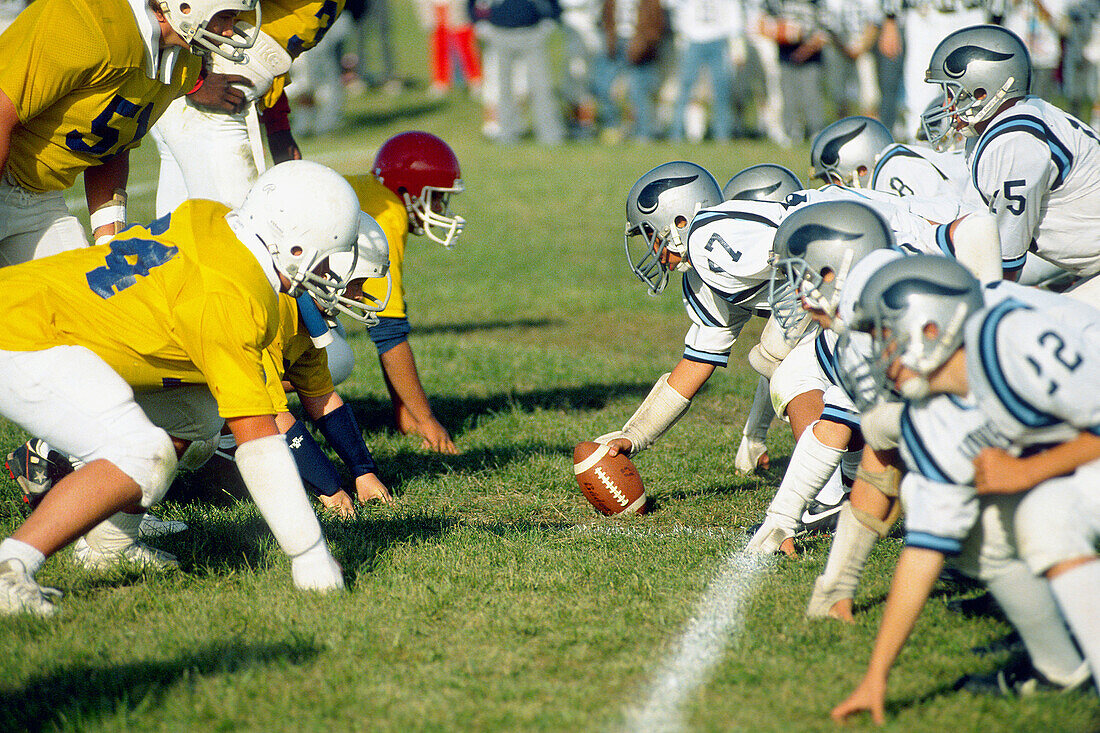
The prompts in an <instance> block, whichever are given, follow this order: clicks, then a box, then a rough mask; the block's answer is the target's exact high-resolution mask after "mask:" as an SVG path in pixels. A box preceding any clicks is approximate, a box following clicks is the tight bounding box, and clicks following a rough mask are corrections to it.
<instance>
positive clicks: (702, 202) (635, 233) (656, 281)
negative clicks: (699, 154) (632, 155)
mask: <svg viewBox="0 0 1100 733" xmlns="http://www.w3.org/2000/svg"><path fill="white" fill-rule="evenodd" d="M720 203H722V189H721V188H719V187H718V181H716V180H714V176H712V175H711V174H710V173H708V172H707V170H706V169H705V168H703V167H702V166H700V165H696V164H695V163H689V162H687V161H685V160H675V161H672V162H671V163H662V164H661V165H659V166H657V167H656V168H654V169H652V170H650V171H649V172H648V173H646V174H645V175H643V176H642V177H641V178H639V179H638V181H637V182H636V183H635V184H634V186H633V187H631V189H630V193H628V194H627V197H626V234H625V236H624V239H623V244H624V246H625V248H626V261H627V263H628V264H629V265H630V269H631V271H632V272H633V273H634V274H635V275H637V276H638V279H639V280H641V281H642V282H643V283H645V284H646V285H647V286H648V287H649V292H650V293H651V294H653V295H656V294H657V293H660V292H661V291H662V290H664V289H665V286H666V285H667V284H668V277H669V268H668V265H667V264H666V258H665V252H666V250H667V251H669V252H674V253H675V254H678V255H681V256H683V254H684V252H685V250H686V248H687V239H686V236H685V237H682V236H681V235H686V234H687V226H688V224H690V223H691V220H692V218H693V217H694V216H695V212H697V211H699V209H702V208H705V207H708V206H714V205H715V204H720ZM634 237H641V238H642V243H643V245H644V247H645V251H644V252H642V254H641V256H640V257H638V258H637V260H635V258H634V256H633V255H632V253H631V251H630V241H631V239H632V238H634ZM688 266H689V265H688V263H687V260H686V259H684V260H681V262H680V265H679V266H678V267H677V269H678V270H681V271H682V270H686V269H687V268H688Z"/></svg>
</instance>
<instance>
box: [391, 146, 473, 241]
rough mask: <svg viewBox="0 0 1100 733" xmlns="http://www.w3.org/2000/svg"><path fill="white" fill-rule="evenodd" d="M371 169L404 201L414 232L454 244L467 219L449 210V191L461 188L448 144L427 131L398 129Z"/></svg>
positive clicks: (454, 158)
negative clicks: (403, 130) (401, 130)
mask: <svg viewBox="0 0 1100 733" xmlns="http://www.w3.org/2000/svg"><path fill="white" fill-rule="evenodd" d="M372 170H373V173H374V175H375V177H376V178H377V179H378V180H379V181H381V182H382V184H383V185H384V186H385V187H386V188H388V189H390V190H391V191H393V192H394V193H395V194H397V195H398V196H399V197H400V198H401V199H402V200H403V201H404V202H405V208H406V209H408V212H409V229H410V231H412V233H413V234H424V235H426V236H427V237H428V238H429V239H432V240H434V241H436V242H439V243H440V244H442V245H443V246H444V247H448V248H449V247H451V246H453V245H454V243H455V241H456V240H457V239H458V235H459V234H461V233H462V228H463V226H465V224H466V220H465V219H463V218H462V217H461V216H457V215H453V214H451V212H450V198H451V194H455V193H461V192H462V191H463V190H464V187H463V185H462V174H461V172H460V171H459V169H458V158H457V157H456V156H455V153H454V151H453V150H451V146H450V145H448V144H447V143H445V142H443V140H441V139H440V138H438V137H436V136H435V135H433V134H431V133H430V132H419V131H413V132H400V133H398V134H396V135H394V136H393V137H391V138H390V139H389V140H387V141H386V142H384V143H382V147H381V148H379V149H378V154H377V155H376V156H375V157H374V168H373V169H372Z"/></svg>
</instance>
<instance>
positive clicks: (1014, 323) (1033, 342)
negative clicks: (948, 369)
mask: <svg viewBox="0 0 1100 733" xmlns="http://www.w3.org/2000/svg"><path fill="white" fill-rule="evenodd" d="M985 303H986V305H985V308H983V309H982V310H981V311H979V312H978V313H976V314H974V315H973V316H971V317H970V319H968V320H967V322H966V326H965V330H964V334H965V341H964V343H965V346H966V352H967V365H966V371H967V378H968V380H969V385H970V393H971V395H973V397H974V400H975V401H976V402H977V404H978V405H980V406H981V409H982V411H983V412H985V413H986V414H988V415H989V417H990V419H991V422H992V424H993V425H995V426H996V428H997V430H998V431H999V432H1001V433H1002V434H1004V435H1005V436H1007V437H1008V438H1009V439H1010V440H1011V441H1012V442H1013V443H1014V444H1015V445H1016V446H1017V447H1019V448H1022V449H1026V448H1027V447H1028V446H1037V445H1043V444H1051V443H1063V442H1065V441H1068V440H1072V439H1073V438H1075V437H1076V436H1077V435H1078V433H1080V432H1081V431H1090V432H1095V433H1098V434H1100V311H1097V310H1096V309H1094V308H1092V307H1091V306H1088V305H1086V304H1084V303H1082V302H1081V301H1078V300H1073V299H1070V298H1067V297H1065V296H1062V295H1058V294H1056V293H1050V292H1045V291H1042V290H1037V289H1034V288H1027V287H1024V286H1022V285H1016V284H1015V283H1008V282H1002V283H997V284H995V285H993V286H991V287H989V288H987V289H986V297H985Z"/></svg>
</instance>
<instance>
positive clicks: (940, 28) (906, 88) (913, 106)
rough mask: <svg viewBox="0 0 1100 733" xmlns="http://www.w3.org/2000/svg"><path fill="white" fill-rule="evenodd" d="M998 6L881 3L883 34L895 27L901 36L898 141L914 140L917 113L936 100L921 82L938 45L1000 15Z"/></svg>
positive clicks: (982, 0) (912, 0) (907, 0)
mask: <svg viewBox="0 0 1100 733" xmlns="http://www.w3.org/2000/svg"><path fill="white" fill-rule="evenodd" d="M1001 6H1002V0H883V10H884V12H885V14H886V20H885V21H884V24H883V32H884V33H887V32H896V30H897V29H888V28H887V25H888V24H893V23H898V24H899V25H898V28H900V31H901V33H902V34H903V36H904V49H905V50H904V62H903V64H904V67H903V70H902V85H903V90H902V94H903V95H904V96H903V99H904V104H903V105H902V109H901V111H902V115H901V119H900V120H898V121H897V122H898V124H896V125H895V130H896V132H895V137H896V138H898V140H899V141H912V140H914V139H915V138H916V134H917V130H918V129H920V115H921V112H923V111H924V110H925V108H926V107H927V106H928V104H929V103H930V102H931V101H932V100H933V99H934V98H935V96H936V93H937V91H938V90H937V89H936V87H935V86H933V85H932V84H926V83H925V82H924V72H925V71H926V70H927V69H928V61H929V59H931V58H932V52H933V51H934V50H936V46H937V45H939V42H940V41H942V40H943V39H944V38H945V37H946V36H947V34H949V33H951V32H952V31H956V30H958V29H959V28H965V27H966V26H968V25H978V24H979V23H986V22H988V21H989V20H990V18H991V17H992V16H991V14H990V10H991V9H995V10H997V11H1000V9H1001ZM899 125H900V126H899Z"/></svg>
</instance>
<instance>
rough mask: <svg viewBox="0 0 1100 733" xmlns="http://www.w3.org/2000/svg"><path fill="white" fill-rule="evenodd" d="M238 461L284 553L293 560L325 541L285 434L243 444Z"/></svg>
mask: <svg viewBox="0 0 1100 733" xmlns="http://www.w3.org/2000/svg"><path fill="white" fill-rule="evenodd" d="M236 458H237V469H238V470H239V471H240V472H241V478H242V479H244V485H245V487H246V488H247V489H248V493H249V494H250V495H251V496H252V500H253V501H254V502H256V508H257V509H259V510H260V514H261V515H263V518H264V521H265V522H267V526H268V527H269V528H270V529H271V533H272V534H273V535H275V541H276V542H278V543H279V547H281V548H283V552H285V553H286V554H287V555H290V556H291V557H292V558H293V557H296V556H298V555H301V554H302V553H304V552H305V551H307V550H309V549H310V548H312V547H314V546H315V545H316V544H317V543H318V542H321V541H322V536H321V525H320V524H318V522H317V515H315V514H314V513H313V507H312V506H310V503H309V499H307V498H306V490H305V488H304V487H303V486H302V478H301V476H299V475H298V466H297V465H295V463H294V458H293V457H292V456H291V455H290V448H289V447H288V446H287V444H286V439H285V438H284V437H283V436H282V435H268V436H266V437H263V438H257V439H255V440H250V441H248V442H247V443H242V444H241V445H239V446H238V447H237V455H236ZM326 552H327V550H326Z"/></svg>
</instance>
